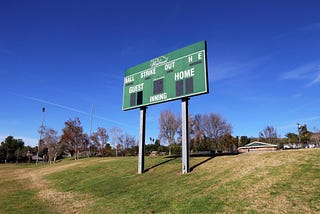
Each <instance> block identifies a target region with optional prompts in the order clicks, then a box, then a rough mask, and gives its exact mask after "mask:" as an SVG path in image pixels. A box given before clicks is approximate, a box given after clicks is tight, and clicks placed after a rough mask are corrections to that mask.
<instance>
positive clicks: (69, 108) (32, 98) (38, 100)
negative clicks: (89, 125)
mask: <svg viewBox="0 0 320 214" xmlns="http://www.w3.org/2000/svg"><path fill="white" fill-rule="evenodd" d="M12 94H13V95H15V96H18V97H23V98H25V99H28V100H33V101H37V102H40V103H45V104H48V105H52V106H56V107H58V108H62V109H65V110H68V111H73V112H77V113H80V114H84V115H87V116H90V115H91V114H90V113H88V112H85V111H81V110H79V109H75V108H72V107H69V106H65V105H60V104H58V103H53V102H50V101H47V100H42V99H39V98H35V97H30V96H25V95H22V94H17V93H12ZM93 117H95V118H97V119H101V120H105V121H108V122H112V123H115V124H118V125H122V126H126V124H123V123H121V122H118V121H115V120H111V119H108V118H105V117H101V116H98V115H93Z"/></svg>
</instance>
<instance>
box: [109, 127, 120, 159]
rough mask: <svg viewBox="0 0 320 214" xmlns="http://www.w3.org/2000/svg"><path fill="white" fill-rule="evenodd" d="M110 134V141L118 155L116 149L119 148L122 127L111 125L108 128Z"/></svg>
mask: <svg viewBox="0 0 320 214" xmlns="http://www.w3.org/2000/svg"><path fill="white" fill-rule="evenodd" d="M110 135H111V139H112V143H113V145H114V147H115V149H116V157H117V156H118V149H120V146H118V145H120V144H121V140H122V136H123V135H122V129H121V128H119V127H112V128H111V129H110Z"/></svg>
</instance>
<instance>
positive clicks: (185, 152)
mask: <svg viewBox="0 0 320 214" xmlns="http://www.w3.org/2000/svg"><path fill="white" fill-rule="evenodd" d="M188 100H189V98H183V99H182V105H181V108H182V124H181V125H182V174H186V173H188V172H190V164H189V162H190V152H189V130H188V129H189V128H188V127H189V126H188V117H189V113H188Z"/></svg>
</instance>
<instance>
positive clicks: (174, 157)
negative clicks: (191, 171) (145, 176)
mask: <svg viewBox="0 0 320 214" xmlns="http://www.w3.org/2000/svg"><path fill="white" fill-rule="evenodd" d="M178 157H179V156H168V157H166V158H169V159H168V160H165V161H163V162H161V163H158V164H156V165H154V166H151V167H149V168H147V169H145V170H144V172H148V171H149V170H151V169H154V168H156V167H158V166H161V165H163V164H165V163H168V162H170V161H173V160H175V159H177V158H178Z"/></svg>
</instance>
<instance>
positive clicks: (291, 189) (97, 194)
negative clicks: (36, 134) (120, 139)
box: [0, 149, 320, 213]
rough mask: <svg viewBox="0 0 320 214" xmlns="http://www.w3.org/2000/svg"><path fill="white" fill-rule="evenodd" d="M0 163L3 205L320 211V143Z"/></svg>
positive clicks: (9, 209) (12, 209) (77, 209)
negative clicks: (227, 152)
mask: <svg viewBox="0 0 320 214" xmlns="http://www.w3.org/2000/svg"><path fill="white" fill-rule="evenodd" d="M190 165H191V168H192V172H191V173H190V174H187V175H181V158H165V157H146V168H147V172H146V173H145V174H142V175H138V174H137V157H130V158H90V159H82V160H77V161H74V160H64V161H62V162H60V163H57V164H55V165H38V166H35V165H10V164H8V165H0V188H1V192H0V213H320V188H319V187H320V149H308V150H307V149H306V150H291V151H277V152H264V153H248V154H240V155H234V156H219V157H214V158H213V157H192V158H191V163H190Z"/></svg>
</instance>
